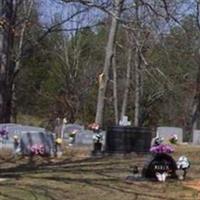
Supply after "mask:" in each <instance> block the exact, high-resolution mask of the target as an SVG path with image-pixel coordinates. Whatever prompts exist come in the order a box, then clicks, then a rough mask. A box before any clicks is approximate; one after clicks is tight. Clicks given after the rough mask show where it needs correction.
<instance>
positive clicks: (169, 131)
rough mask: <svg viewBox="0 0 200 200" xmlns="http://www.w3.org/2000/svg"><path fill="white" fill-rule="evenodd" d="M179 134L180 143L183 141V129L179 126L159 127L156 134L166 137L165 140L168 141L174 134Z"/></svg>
mask: <svg viewBox="0 0 200 200" xmlns="http://www.w3.org/2000/svg"><path fill="white" fill-rule="evenodd" d="M174 134H175V135H177V137H178V143H182V142H183V129H182V128H178V127H164V126H162V127H158V128H157V130H156V136H159V137H161V138H164V142H168V141H169V139H170V138H171V136H172V135H174Z"/></svg>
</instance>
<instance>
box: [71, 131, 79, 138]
mask: <svg viewBox="0 0 200 200" xmlns="http://www.w3.org/2000/svg"><path fill="white" fill-rule="evenodd" d="M77 132H78V130H77V129H74V130H72V131H71V132H70V133H69V137H72V138H74V137H75V135H76V133H77Z"/></svg>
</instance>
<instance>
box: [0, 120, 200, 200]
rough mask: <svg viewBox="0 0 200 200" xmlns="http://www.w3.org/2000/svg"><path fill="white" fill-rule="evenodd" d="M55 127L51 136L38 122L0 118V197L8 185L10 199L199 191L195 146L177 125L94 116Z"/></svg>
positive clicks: (174, 195)
mask: <svg viewBox="0 0 200 200" xmlns="http://www.w3.org/2000/svg"><path fill="white" fill-rule="evenodd" d="M60 130H62V135H63V138H62V140H58V141H57V140H56V136H55V133H51V132H48V131H46V130H45V129H42V128H39V127H31V126H23V125H19V124H1V138H2V140H1V144H0V145H1V146H0V162H1V167H0V189H1V197H2V199H7V198H9V199H15V195H14V193H15V192H17V193H18V194H19V198H17V199H26V198H29V199H35V198H36V197H37V199H60V198H64V199H71V198H73V199H79V198H80V195H81V194H84V196H82V197H81V199H94V198H95V199H100V198H102V195H103V196H104V198H109V199H111V200H114V199H118V198H123V197H124V196H126V199H141V200H142V199H162V198H163V199H174V200H175V199H180V198H181V199H185V200H189V199H197V200H198V199H200V188H198V185H200V173H198V171H199V163H200V157H199V156H197V155H198V152H199V151H200V147H199V146H198V145H196V143H195V142H194V141H193V142H192V143H191V144H188V143H183V141H182V136H183V135H181V134H183V133H182V132H181V131H180V129H179V128H173V127H158V128H157V131H156V133H153V132H152V130H151V129H148V128H136V127H133V126H130V125H127V124H121V125H119V126H110V127H108V128H107V130H105V131H102V130H101V129H100V127H99V126H98V125H97V124H95V123H94V124H92V125H91V126H89V128H88V129H85V127H81V126H79V125H77V124H64V127H62V128H61V129H60ZM169 130H170V131H171V132H170V131H169ZM165 131H166V132H167V134H166V135H165ZM71 134H72V135H73V136H72V135H71ZM5 135H7V136H6V137H5ZM165 136H166V138H167V139H164V138H165ZM194 136H195V135H194ZM70 137H73V140H72V139H70ZM195 138H196V136H195V137H194V140H197V139H195ZM16 141H18V142H16ZM18 148H19V149H18ZM60 151H61V152H62V154H58V153H59V152H60ZM14 185H15V186H14ZM13 186H14V187H13ZM91 191H92V192H91Z"/></svg>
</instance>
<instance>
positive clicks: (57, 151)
mask: <svg viewBox="0 0 200 200" xmlns="http://www.w3.org/2000/svg"><path fill="white" fill-rule="evenodd" d="M90 129H91V130H85V129H84V127H82V126H79V125H77V124H63V126H62V127H60V130H61V133H60V137H56V136H57V135H56V134H55V133H51V132H47V131H46V130H45V129H43V128H39V127H33V126H23V125H19V124H0V138H1V144H0V148H10V149H12V150H13V152H14V153H16V154H18V153H19V154H23V155H29V156H33V155H40V156H45V155H57V156H58V155H60V156H61V155H62V144H63V141H65V144H66V145H70V146H72V148H73V146H81V145H89V146H90V147H91V150H92V148H93V153H94V155H99V154H102V153H103V150H105V151H106V153H130V152H136V153H141V152H142V153H144V152H146V153H150V155H151V157H150V159H149V160H148V162H146V164H145V165H144V167H143V170H142V172H141V173H140V172H138V170H137V166H135V169H134V171H133V174H134V175H137V177H145V178H150V179H152V178H153V179H157V180H158V181H165V180H166V178H167V177H169V178H180V177H181V179H184V178H185V176H186V174H187V170H188V168H189V167H190V162H189V161H188V158H187V157H185V156H181V157H180V158H179V160H178V161H177V162H176V161H175V160H174V159H173V157H172V155H171V154H172V153H173V152H174V147H173V146H170V144H169V143H171V144H176V143H177V142H179V143H182V142H183V130H182V129H181V128H176V127H175V128H173V127H158V128H157V131H156V135H155V137H154V138H153V137H152V136H153V133H152V131H151V129H148V128H141V127H132V126H124V125H123V123H121V125H120V126H112V127H108V128H107V131H106V132H104V131H101V129H100V127H99V126H98V125H97V124H92V125H91V127H90ZM198 134H199V131H194V137H193V138H194V143H195V144H198V140H199V138H200V137H199V136H198ZM180 171H181V173H180ZM180 174H181V175H180ZM138 175H139V176H138ZM133 178H135V176H133ZM134 180H135V179H134Z"/></svg>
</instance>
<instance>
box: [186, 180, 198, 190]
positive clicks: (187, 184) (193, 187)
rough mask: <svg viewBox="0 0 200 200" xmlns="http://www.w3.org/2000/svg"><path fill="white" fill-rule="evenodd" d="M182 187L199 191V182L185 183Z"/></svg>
mask: <svg viewBox="0 0 200 200" xmlns="http://www.w3.org/2000/svg"><path fill="white" fill-rule="evenodd" d="M183 185H184V186H186V187H189V188H192V189H195V190H198V191H200V180H194V181H187V182H185V183H184V184H183Z"/></svg>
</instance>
